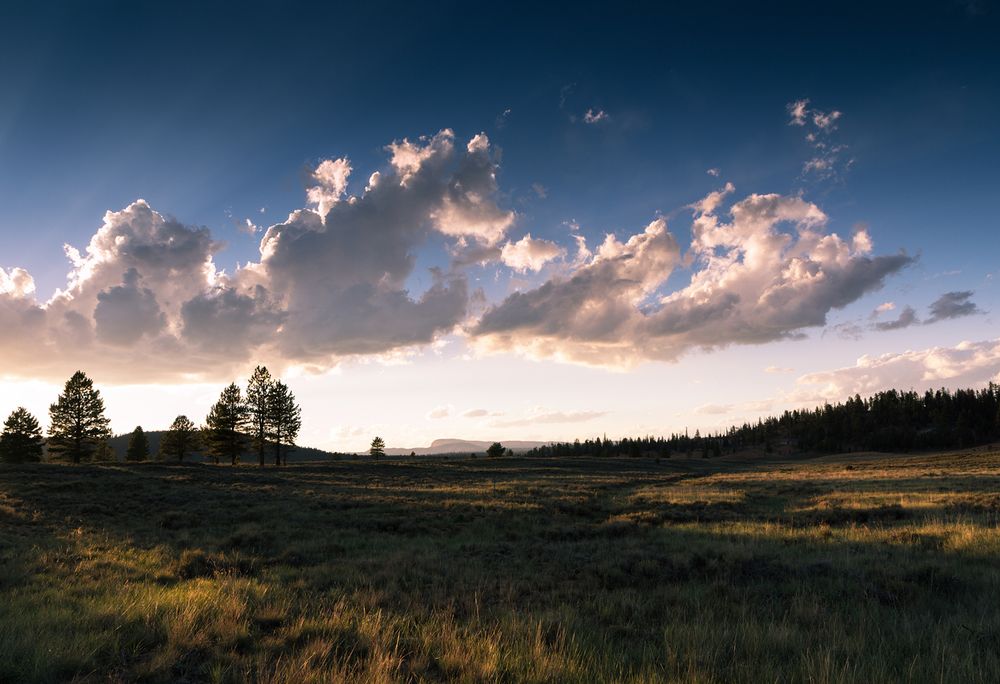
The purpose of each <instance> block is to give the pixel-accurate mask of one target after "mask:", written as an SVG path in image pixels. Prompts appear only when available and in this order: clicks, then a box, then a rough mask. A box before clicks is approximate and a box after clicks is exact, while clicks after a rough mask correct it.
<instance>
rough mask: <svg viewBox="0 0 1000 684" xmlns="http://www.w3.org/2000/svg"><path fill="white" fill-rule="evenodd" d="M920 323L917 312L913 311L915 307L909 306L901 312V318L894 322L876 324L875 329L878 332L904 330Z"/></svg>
mask: <svg viewBox="0 0 1000 684" xmlns="http://www.w3.org/2000/svg"><path fill="white" fill-rule="evenodd" d="M919 322H920V321H919V320H917V312H916V311H914V310H913V307H911V306H908V307H906V308H904V309H903V310H902V311H900V312H899V317H898V318H896V319H895V320H892V321H878V322H877V323H875V324H874V326H872V327H874V329H875V330H878V331H882V332H884V331H886V330H902V329H903V328H909V327H910V326H911V325H916V324H917V323H919Z"/></svg>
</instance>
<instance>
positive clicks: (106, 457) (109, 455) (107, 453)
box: [93, 439, 118, 461]
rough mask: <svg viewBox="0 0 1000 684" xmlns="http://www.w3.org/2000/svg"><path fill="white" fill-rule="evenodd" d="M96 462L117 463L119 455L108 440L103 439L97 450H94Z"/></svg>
mask: <svg viewBox="0 0 1000 684" xmlns="http://www.w3.org/2000/svg"><path fill="white" fill-rule="evenodd" d="M93 460H95V461H117V460H118V455H117V454H116V453H115V450H114V449H112V448H111V443H110V442H108V440H106V439H102V440H101V441H100V442H98V443H97V448H96V449H94V457H93Z"/></svg>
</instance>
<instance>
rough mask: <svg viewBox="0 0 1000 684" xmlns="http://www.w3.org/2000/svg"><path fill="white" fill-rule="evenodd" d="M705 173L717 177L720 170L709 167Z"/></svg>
mask: <svg viewBox="0 0 1000 684" xmlns="http://www.w3.org/2000/svg"><path fill="white" fill-rule="evenodd" d="M705 173H707V174H708V175H709V176H714V177H716V178H718V177H719V173H721V172H720V171H719V169H717V168H711V169H709V170H708V171H706V172H705Z"/></svg>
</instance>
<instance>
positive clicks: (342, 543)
mask: <svg viewBox="0 0 1000 684" xmlns="http://www.w3.org/2000/svg"><path fill="white" fill-rule="evenodd" d="M998 518H1000V453H998V452H996V451H990V450H979V451H976V452H966V453H960V454H942V455H935V456H922V457H903V456H875V455H861V456H854V457H851V458H826V459H817V460H811V461H809V460H800V461H786V462H767V461H764V460H758V461H751V462H747V461H742V462H741V461H737V460H731V461H730V460H725V459H719V460H709V461H703V460H701V459H697V460H664V461H662V462H660V463H657V462H654V461H651V460H643V459H636V460H601V461H597V460H573V461H551V460H547V461H539V460H530V461H529V460H525V459H510V460H506V459H501V460H496V461H487V460H484V459H478V460H455V459H452V460H423V461H418V462H412V463H410V462H405V461H385V462H381V463H369V462H364V461H360V460H359V461H337V462H332V463H324V464H300V465H293V466H288V467H287V468H283V469H280V470H278V469H274V468H269V469H266V470H263V471H262V470H259V469H258V468H256V467H240V468H235V469H234V468H229V467H225V466H222V467H216V466H207V465H191V466H170V465H161V464H140V465H130V466H124V465H92V466H65V465H49V464H40V465H25V466H2V467H0V654H2V655H3V657H2V658H0V681H66V680H77V681H109V680H110V681H143V680H147V681H219V682H224V681H231V682H242V681H266V682H270V681H273V682H285V681H296V682H309V681H316V682H327V681H334V682H336V681H372V682H391V681H469V682H480V681H483V682H493V681H498V682H500V681H502V682H518V681H539V682H540V681H576V682H593V681H635V682H660V681H701V682H732V681H802V682H840V681H852V682H886V681H946V682H952V681H953V682H977V681H981V682H995V681H998V680H1000V611H998V608H997V607H998V606H1000V562H998V561H1000V533H998V528H997V523H998Z"/></svg>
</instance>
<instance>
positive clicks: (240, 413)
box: [203, 382, 248, 465]
mask: <svg viewBox="0 0 1000 684" xmlns="http://www.w3.org/2000/svg"><path fill="white" fill-rule="evenodd" d="M247 413H248V411H247V405H246V403H244V401H243V395H242V394H241V393H240V388H239V387H238V386H237V385H236V383H235V382H234V383H233V384H231V385H229V387H227V388H226V389H224V390H222V394H221V395H219V400H218V401H217V402H215V404H214V405H213V406H212V410H211V411H209V413H208V417H207V418H205V429H204V431H203V432H204V434H203V439H204V442H205V449H206V451H207V452H208V455H209V456H211V457H212V458H213V459H215V462H216V463H218V462H219V459H220V458H228V459H229V462H230V463H231V464H232V465H236V464H237V463H239V462H240V456H242V455H243V449H244V447H245V446H246V428H247V426H248V423H247V417H248V416H247Z"/></svg>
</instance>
